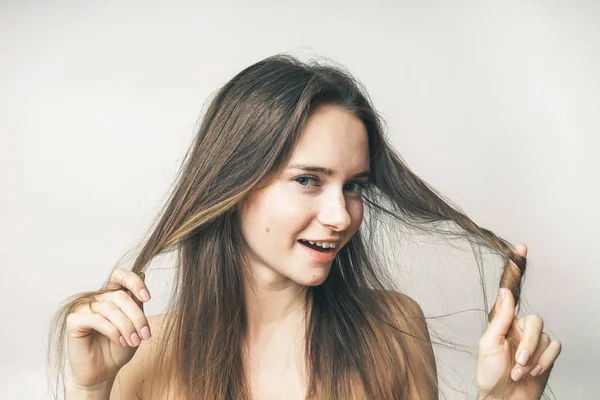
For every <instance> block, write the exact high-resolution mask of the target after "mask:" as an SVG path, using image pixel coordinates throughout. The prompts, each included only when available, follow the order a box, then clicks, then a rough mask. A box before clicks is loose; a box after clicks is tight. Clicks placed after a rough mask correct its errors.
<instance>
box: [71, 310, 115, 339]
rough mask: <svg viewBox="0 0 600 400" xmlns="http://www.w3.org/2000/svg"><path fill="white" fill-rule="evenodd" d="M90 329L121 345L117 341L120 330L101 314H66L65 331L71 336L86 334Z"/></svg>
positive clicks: (76, 336)
mask: <svg viewBox="0 0 600 400" xmlns="http://www.w3.org/2000/svg"><path fill="white" fill-rule="evenodd" d="M92 330H94V331H98V332H100V333H101V334H103V335H104V336H106V337H107V338H109V339H110V340H112V341H113V342H115V343H117V344H119V345H121V346H123V344H122V343H121V342H120V341H119V338H120V337H121V332H120V331H119V330H118V329H117V327H116V326H114V325H113V324H111V323H110V321H109V320H107V319H106V318H104V317H103V316H102V315H100V314H86V313H71V314H69V315H68V316H67V332H69V334H70V335H71V336H72V337H75V338H78V337H81V336H86V335H88V334H89V333H90V331H92Z"/></svg>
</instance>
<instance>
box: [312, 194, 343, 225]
mask: <svg viewBox="0 0 600 400" xmlns="http://www.w3.org/2000/svg"><path fill="white" fill-rule="evenodd" d="M319 222H321V223H322V224H323V225H326V226H330V227H332V228H333V229H335V230H336V231H345V230H346V229H348V226H350V222H351V219H350V214H349V213H348V209H347V206H346V199H345V197H344V194H343V193H335V194H332V195H330V196H328V197H327V198H325V199H324V200H323V203H322V207H321V211H320V213H319Z"/></svg>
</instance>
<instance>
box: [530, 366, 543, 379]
mask: <svg viewBox="0 0 600 400" xmlns="http://www.w3.org/2000/svg"><path fill="white" fill-rule="evenodd" d="M540 372H542V366H541V365H540V364H537V365H536V366H535V368H534V369H532V370H531V376H538V375H539V374H540Z"/></svg>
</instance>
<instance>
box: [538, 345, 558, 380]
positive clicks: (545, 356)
mask: <svg viewBox="0 0 600 400" xmlns="http://www.w3.org/2000/svg"><path fill="white" fill-rule="evenodd" d="M561 351H562V343H561V342H559V341H558V340H551V341H550V344H549V345H548V347H547V348H546V350H544V352H543V353H542V354H541V355H540V358H539V359H538V361H537V364H536V366H535V367H534V368H533V370H532V371H531V375H533V376H539V375H541V374H543V373H545V372H547V371H549V370H550V369H551V368H552V366H553V365H554V361H556V359H557V358H558V356H559V355H560V353H561Z"/></svg>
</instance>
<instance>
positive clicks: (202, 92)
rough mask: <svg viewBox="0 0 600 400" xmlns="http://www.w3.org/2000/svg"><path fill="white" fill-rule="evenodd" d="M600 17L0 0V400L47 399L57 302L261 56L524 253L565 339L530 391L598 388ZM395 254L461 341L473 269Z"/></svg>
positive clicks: (461, 361)
mask: <svg viewBox="0 0 600 400" xmlns="http://www.w3.org/2000/svg"><path fill="white" fill-rule="evenodd" d="M599 20H600V2H597V1H593V0H590V1H504V2H502V1H437V2H432V1H414V2H408V1H392V0H387V1H369V2H366V1H355V0H343V1H342V0H338V1H314V0H310V1H307V0H305V1H302V2H299V1H295V2H288V1H275V0H256V1H252V2H248V1H237V2H233V1H218V2H217V1H211V2H208V1H206V2H204V1H195V2H175V1H171V2H168V4H167V2H153V1H144V2H134V1H126V2H124V1H104V2H93V1H71V2H65V1H41V0H40V1H0V187H1V190H2V192H1V195H0V241H1V245H0V265H1V276H0V307H1V312H2V322H1V328H0V398H3V399H28V400H29V399H46V398H48V394H47V393H46V376H45V367H44V351H45V344H46V334H47V328H48V322H49V319H50V317H51V315H52V313H53V312H54V311H55V310H56V309H57V307H58V304H59V302H61V301H62V300H64V299H65V298H66V297H68V296H70V295H72V294H75V293H78V292H82V291H85V290H92V289H97V288H99V287H100V286H101V284H102V283H103V282H104V280H105V279H106V278H107V276H108V273H109V272H110V270H111V268H112V267H113V266H114V265H115V263H116V262H117V261H118V259H119V258H120V257H121V256H122V255H123V254H125V253H126V252H127V251H129V250H130V249H131V248H133V247H134V246H135V245H136V244H137V243H138V241H139V240H140V239H141V237H142V235H143V233H144V232H145V231H146V229H147V228H148V226H149V224H150V222H151V221H152V219H153V217H154V216H155V215H156V213H157V211H158V209H159V208H160V206H161V205H162V204H163V200H164V196H165V194H166V193H167V190H168V189H169V186H170V185H171V183H172V181H173V178H174V175H175V172H176V170H177V167H178V166H179V163H180V162H181V160H182V158H183V156H184V153H185V151H186V150H187V147H188V145H189V143H190V141H191V139H192V137H193V135H194V130H195V129H196V126H197V122H198V121H199V118H200V117H201V113H202V110H203V108H204V107H205V106H206V100H207V99H208V98H209V97H210V96H211V94H213V93H214V91H216V90H217V89H218V88H219V87H220V86H221V85H223V84H224V83H225V82H226V81H227V80H229V79H230V78H231V77H233V75H234V74H236V73H237V72H239V71H240V70H242V69H243V68H245V67H246V66H248V65H250V64H252V63H254V62H256V61H259V60H260V59H263V58H265V57H267V56H270V55H273V54H276V53H280V52H288V53H291V54H295V55H299V56H300V57H301V58H303V59H306V58H308V57H311V56H315V55H316V56H323V57H327V58H329V59H331V60H333V61H335V62H338V63H340V64H342V65H344V66H345V67H347V68H348V69H349V70H350V72H352V73H353V74H354V75H355V76H356V77H357V78H358V79H359V80H360V81H362V82H363V83H364V84H365V85H366V87H367V89H368V91H369V93H370V95H371V97H372V99H373V101H374V103H375V106H376V107H377V109H378V110H379V111H380V112H381V114H382V115H383V117H384V118H385V120H386V122H387V125H388V134H389V136H390V138H391V140H392V142H393V144H394V146H395V147H396V148H397V149H398V150H399V152H400V154H401V155H402V156H403V157H404V159H405V160H406V162H407V163H408V165H409V166H410V167H411V168H412V169H413V170H414V171H415V172H416V173H417V174H418V175H420V176H421V177H422V178H424V179H425V180H426V181H427V182H429V183H430V184H431V185H432V186H434V187H435V188H436V189H438V190H439V191H441V192H442V193H443V194H444V195H446V196H447V197H448V198H450V199H451V200H452V201H454V202H455V203H456V204H458V205H459V206H460V207H461V208H462V209H463V210H464V211H465V212H466V213H467V214H468V215H469V216H470V217H471V218H472V219H473V220H474V221H475V222H476V223H478V224H479V225H481V226H483V227H486V228H488V229H490V230H492V231H494V232H495V233H496V234H498V235H500V236H502V237H504V238H506V239H507V240H509V241H510V242H511V243H514V244H516V243H518V242H524V243H526V244H527V245H528V246H529V259H528V260H529V264H528V267H529V270H528V273H527V277H526V282H525V285H524V298H523V300H524V302H525V305H526V306H527V312H529V313H536V314H539V315H541V316H542V317H543V318H544V321H545V330H546V331H547V332H548V333H549V334H550V336H551V337H553V338H557V339H558V340H560V341H561V342H562V343H563V354H562V355H561V356H560V357H559V360H558V362H557V363H556V366H555V368H554V371H553V373H552V376H551V379H550V385H551V387H552V388H553V390H554V393H555V394H556V396H557V398H558V399H569V400H571V399H592V398H600V383H599V381H598V373H599V372H598V371H599V367H598V360H600V345H599V344H598V331H599V329H600V316H599V315H600V314H599V312H600V307H599V305H600V295H599V294H598V293H599V292H598V285H599V283H600V272H599V268H598V267H599V266H600V263H599V261H600V251H599V247H600V246H599V245H598V241H599V239H600V235H599V233H598V226H599V222H600V216H599V214H600V213H599V211H598V209H599V207H598V197H599V195H600V190H599V189H598V183H599V181H600V180H599V178H598V175H599V173H600V161H599V160H598V150H599V146H598V144H599V139H598V131H599V128H600V122H599V116H598V115H599V114H598V113H599V110H600V78H599V74H598V71H600V24H598V21H599ZM407 239H410V238H407ZM408 241H410V240H408ZM409 249H412V250H410V251H409ZM397 251H398V253H401V254H400V255H401V256H403V257H404V260H405V262H404V265H405V269H403V270H402V271H403V273H402V274H400V275H401V276H402V278H401V279H403V282H402V284H403V285H404V286H405V287H406V288H407V291H408V292H409V294H410V295H412V296H413V297H414V298H415V299H417V300H418V301H419V303H420V304H421V305H422V307H423V309H424V311H425V313H426V315H428V316H436V315H441V314H445V313H450V312H459V311H463V312H462V313H460V314H457V315H456V316H453V317H449V318H444V319H443V324H444V326H447V328H448V330H447V331H446V332H447V334H448V335H452V334H454V335H453V336H451V337H452V338H453V339H457V340H460V341H461V343H462V344H464V345H465V346H470V348H471V349H473V350H475V349H476V345H477V340H478V337H479V335H480V333H481V332H482V329H484V327H485V326H484V321H485V315H483V314H482V313H481V312H477V311H471V312H464V310H467V309H470V308H474V307H475V308H476V307H479V308H481V307H482V297H481V294H480V293H479V289H478V282H477V274H476V266H475V264H473V259H472V257H471V259H469V257H468V253H465V252H462V253H457V252H456V251H455V250H452V249H446V248H445V247H444V246H439V245H432V244H428V243H421V244H413V245H412V246H409V245H407V246H406V247H404V250H403V247H399V248H398V249H397ZM165 265H168V263H166V264H165ZM485 266H486V271H487V273H488V275H487V277H488V278H489V280H490V285H491V287H493V286H494V285H495V282H494V280H496V283H497V278H498V274H499V273H500V267H501V266H500V265H499V264H497V263H496V264H494V263H486V264H485ZM165 271H167V273H168V268H166V269H165V268H163V267H160V268H156V270H155V271H154V272H152V270H151V271H149V273H148V283H149V285H150V288H151V291H152V293H153V295H154V300H153V301H152V302H151V304H150V305H149V308H148V310H149V313H156V312H160V311H161V307H163V305H164V301H165V300H166V297H167V293H168V279H167V278H166V277H165V275H164V274H165ZM496 293H497V291H496V292H493V291H492V292H490V293H489V300H490V301H494V299H495V295H496ZM441 328H442V325H440V329H441ZM438 357H439V363H440V372H441V374H442V376H443V378H444V380H447V381H448V382H449V383H450V385H449V386H447V387H445V394H446V398H450V399H452V398H456V399H462V398H473V397H472V396H471V395H467V394H465V393H462V394H461V393H460V392H457V391H455V390H454V389H456V388H458V389H460V390H463V391H467V392H469V391H470V393H472V392H473V391H474V371H475V370H474V368H475V358H474V357H473V356H472V357H461V356H460V354H459V355H458V356H457V355H456V354H455V353H452V352H446V351H444V350H443V349H440V352H439V353H438ZM450 386H453V387H454V389H453V388H452V387H450Z"/></svg>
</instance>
